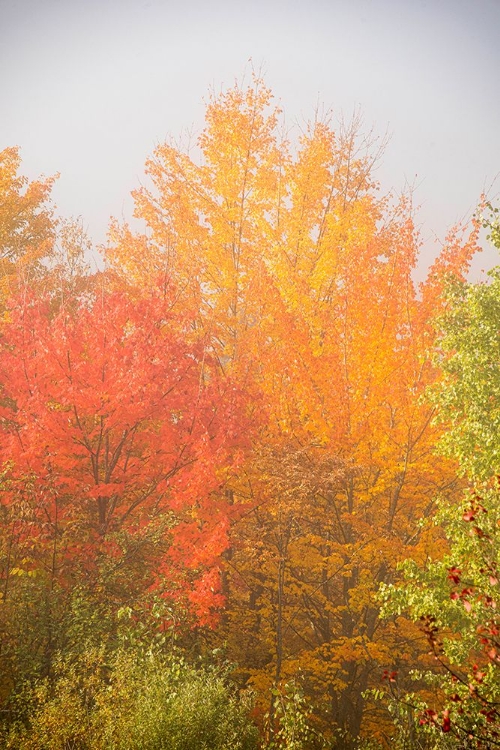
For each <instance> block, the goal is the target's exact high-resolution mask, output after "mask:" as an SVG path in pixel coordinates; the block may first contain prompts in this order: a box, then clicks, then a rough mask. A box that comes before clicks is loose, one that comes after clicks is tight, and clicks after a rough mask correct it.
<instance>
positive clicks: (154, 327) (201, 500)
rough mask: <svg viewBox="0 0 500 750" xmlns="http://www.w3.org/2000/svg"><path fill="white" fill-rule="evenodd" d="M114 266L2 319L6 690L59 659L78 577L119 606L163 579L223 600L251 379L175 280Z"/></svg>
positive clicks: (173, 594) (32, 299) (187, 602)
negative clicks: (132, 276) (217, 360)
mask: <svg viewBox="0 0 500 750" xmlns="http://www.w3.org/2000/svg"><path fill="white" fill-rule="evenodd" d="M105 281H106V279H105V278H103V279H101V284H100V288H99V289H98V290H95V291H94V292H93V293H90V292H86V293H85V294H84V295H82V296H81V297H80V299H79V300H77V301H75V300H74V299H73V300H71V304H67V305H65V304H62V306H59V308H58V310H57V311H56V312H55V313H54V309H53V305H52V297H51V295H50V294H47V295H45V296H43V297H40V296H38V295H33V294H29V293H28V292H27V291H26V290H23V292H22V294H20V295H19V296H17V297H16V298H14V299H13V300H12V302H11V303H10V306H9V314H8V320H7V322H6V323H5V324H4V327H3V330H2V341H1V347H0V382H1V383H2V412H1V420H2V421H1V432H0V447H1V452H2V477H1V506H0V510H1V513H2V529H3V531H2V540H1V541H2V549H1V560H0V565H1V568H0V576H1V617H2V622H1V627H2V630H3V637H2V652H1V658H2V662H3V664H2V667H3V669H2V671H3V674H4V676H5V679H6V680H7V681H8V683H9V684H8V685H7V686H5V685H4V686H3V687H4V690H6V689H9V687H12V686H13V685H14V686H15V684H16V680H18V678H19V673H23V670H25V667H26V669H28V670H31V672H33V671H34V672H35V673H36V672H37V670H38V673H40V671H42V672H43V671H46V670H47V669H49V668H50V664H51V658H52V656H53V654H54V652H55V651H56V650H57V649H58V648H60V647H61V646H62V645H64V641H63V643H61V637H62V636H61V634H60V630H61V628H60V627H59V626H60V625H61V623H62V622H63V621H64V620H65V618H66V616H67V615H68V612H69V609H70V608H71V606H72V605H71V601H72V598H73V597H74V595H77V594H78V591H79V590H80V591H81V590H82V589H85V590H87V591H90V592H92V596H95V597H97V600H100V602H101V603H104V604H105V605H106V607H107V608H108V609H111V610H113V609H114V611H115V612H116V610H117V609H118V608H119V607H120V606H122V605H123V604H127V605H128V606H136V605H140V602H141V601H143V600H145V599H146V598H147V596H148V592H154V593H155V595H156V596H159V597H160V598H161V599H163V601H164V602H165V603H166V605H167V611H168V609H169V607H170V611H171V615H169V616H168V617H167V620H168V619H169V617H170V619H174V620H175V619H176V618H177V619H178V618H179V617H181V615H182V613H183V612H184V613H185V615H182V616H183V617H185V620H186V622H191V623H193V624H207V625H210V624H211V623H212V622H213V619H214V617H215V614H216V611H217V609H218V607H219V606H220V604H221V592H220V580H219V565H220V558H221V554H222V553H223V551H224V550H225V549H226V547H227V532H228V525H229V515H230V508H229V506H228V502H227V498H226V496H225V494H224V491H223V489H222V488H223V487H224V486H225V484H226V482H227V481H228V478H229V477H230V475H231V472H232V470H233V469H232V467H233V466H234V465H235V464H236V463H237V462H238V460H239V456H240V454H241V451H242V447H244V445H245V441H246V439H247V438H246V435H247V434H248V432H249V425H248V423H247V421H246V417H245V413H244V398H243V395H242V392H241V389H239V388H238V387H237V386H236V385H235V384H234V382H233V381H232V380H230V379H229V378H224V379H223V378H221V377H220V376H219V374H218V370H217V368H216V367H215V366H214V361H213V357H212V355H211V354H210V352H209V351H208V350H207V347H206V346H205V344H204V342H203V341H202V340H197V341H195V342H193V341H192V340H191V338H190V331H191V328H192V325H191V324H192V321H191V319H190V317H189V315H188V314H186V313H185V311H183V309H182V306H181V305H179V303H178V301H177V296H176V291H175V289H174V288H173V287H170V286H165V284H161V285H159V286H157V287H154V288H152V289H151V290H150V292H149V293H148V294H147V295H144V296H143V298H142V299H140V300H137V299H133V298H131V297H129V296H128V295H127V294H126V293H125V292H121V293H120V292H110V291H109V290H108V289H107V286H106V283H105ZM242 433H244V434H242ZM26 592H27V593H26ZM30 592H31V594H30ZM37 592H38V593H37ZM25 594H26V596H25ZM37 597H38V598H37ZM24 606H25V609H24V610H23V607H24ZM42 619H43V623H42V622H41V620H42ZM37 625H39V626H40V627H39V630H38V632H37V627H36V626H37ZM61 627H62V625H61ZM66 635H67V634H66ZM63 636H64V637H66V636H65V635H64V633H63ZM20 660H21V662H22V663H20ZM23 660H26V661H27V662H29V664H27V666H26V665H25V664H24V661H23ZM21 676H22V674H21ZM24 676H26V674H24Z"/></svg>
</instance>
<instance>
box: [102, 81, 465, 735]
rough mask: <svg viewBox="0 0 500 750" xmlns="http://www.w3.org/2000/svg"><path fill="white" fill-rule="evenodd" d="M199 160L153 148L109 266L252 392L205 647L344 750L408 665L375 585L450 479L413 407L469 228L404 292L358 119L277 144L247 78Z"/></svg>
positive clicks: (219, 106) (266, 107) (405, 257)
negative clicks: (298, 706) (172, 314)
mask: <svg viewBox="0 0 500 750" xmlns="http://www.w3.org/2000/svg"><path fill="white" fill-rule="evenodd" d="M198 149H199V151H198V154H197V155H198V157H199V158H194V156H193V155H192V154H191V153H190V152H189V151H188V150H186V151H182V150H181V149H179V148H177V147H175V146H173V145H169V144H164V145H161V146H159V147H158V148H157V149H156V150H155V152H154V155H153V157H152V158H151V159H150V160H148V162H147V164H146V171H147V174H148V176H149V178H150V187H149V188H142V189H140V190H138V191H136V192H135V193H134V197H135V201H136V209H135V213H136V216H137V217H138V218H140V219H143V220H144V221H145V223H146V226H147V229H146V231H145V233H144V234H134V233H133V232H132V230H131V229H130V228H129V227H128V226H119V225H118V224H116V223H115V224H114V225H113V226H112V228H111V245H110V248H109V250H108V254H107V260H108V263H109V264H110V265H111V266H112V267H113V268H114V269H115V271H116V273H117V274H118V275H120V276H121V278H122V280H124V281H125V280H126V281H127V283H128V284H130V285H131V286H135V287H136V288H138V289H143V290H144V289H146V290H147V289H148V288H149V286H150V285H151V280H152V279H153V278H155V276H156V274H158V273H159V272H166V273H168V274H170V275H171V276H172V278H173V279H175V282H176V285H177V287H178V289H179V290H180V293H181V294H182V295H183V299H184V300H185V304H186V305H188V306H189V307H190V309H192V310H193V311H194V312H195V323H194V333H193V335H195V336H206V335H210V337H211V341H212V342H213V344H212V345H213V356H214V357H215V358H216V360H217V361H218V364H219V367H220V369H221V370H222V371H224V372H227V373H231V375H232V376H233V377H235V378H236V379H237V381H238V382H239V383H240V384H241V385H242V386H243V385H244V386H245V388H247V389H248V390H249V392H250V393H252V394H253V396H254V398H255V399H256V404H257V408H258V411H259V414H260V415H262V416H263V417H264V419H263V425H262V426H261V428H260V430H259V434H258V437H256V439H255V440H254V445H253V453H252V456H251V458H250V459H249V460H248V461H247V462H246V463H245V465H244V467H242V468H241V470H240V472H239V476H238V481H235V482H233V484H232V486H231V489H230V491H228V494H229V496H230V498H231V501H232V502H233V503H234V504H235V505H239V506H241V507H243V508H245V509H246V511H245V513H243V514H241V513H240V514H239V520H238V522H237V523H235V524H234V526H233V529H232V541H233V544H232V549H231V552H230V553H229V554H227V555H226V578H225V584H226V594H227V607H226V611H225V616H224V618H223V621H222V623H221V627H220V630H219V633H220V637H222V638H224V639H225V640H226V641H227V643H228V644H229V648H230V651H231V653H232V655H233V657H234V658H235V659H236V660H237V661H238V663H239V664H240V667H241V670H242V673H243V674H244V675H245V676H246V678H247V679H248V680H250V681H251V682H252V683H253V685H254V686H255V687H256V688H257V689H258V691H259V692H260V694H262V695H266V694H268V689H269V688H270V687H272V686H273V685H275V686H276V685H279V684H280V683H281V682H282V681H284V680H286V679H287V678H290V677H293V676H295V677H297V676H298V675H299V674H300V675H301V677H300V679H301V681H302V683H303V685H304V687H305V688H306V689H307V691H308V693H309V695H310V696H311V697H313V698H314V701H315V706H316V714H317V715H318V716H320V717H321V716H322V717H323V718H324V719H325V721H326V722H327V723H328V724H329V725H330V726H332V725H334V726H335V725H336V726H337V727H338V729H339V731H341V732H343V733H344V739H343V740H342V742H343V743H344V744H343V746H347V745H346V743H349V742H350V741H351V740H350V739H349V738H354V737H356V736H357V735H358V734H359V733H360V732H361V731H362V718H363V715H365V728H366V731H372V730H373V726H372V727H370V723H369V722H370V718H369V714H366V712H365V714H364V711H365V699H364V698H363V694H364V691H365V689H366V688H367V687H368V686H369V685H370V684H372V682H373V680H378V679H379V678H380V674H381V672H382V667H383V666H385V665H388V664H389V663H392V661H393V657H394V655H395V654H396V655H398V658H400V659H401V660H404V659H409V658H410V653H411V651H410V650H409V645H408V638H407V635H409V634H411V632H412V631H408V634H407V633H406V631H405V627H406V626H404V627H403V625H402V624H400V626H399V627H396V626H395V625H394V623H389V624H387V623H385V624H382V623H381V621H380V620H379V618H378V609H377V605H376V602H375V597H374V595H375V591H376V589H377V587H378V585H379V583H380V582H381V581H388V580H391V579H392V577H393V575H394V571H395V566H396V563H397V561H398V560H400V559H402V558H405V557H408V556H411V557H413V558H415V559H418V558H419V557H421V556H425V555H426V554H427V553H428V551H429V548H430V547H431V546H432V545H433V544H435V542H434V541H433V539H432V538H431V537H429V536H422V535H421V534H420V531H419V526H418V521H419V519H420V518H421V517H422V516H424V515H427V514H429V513H431V512H432V509H433V498H434V497H435V495H436V493H437V492H441V493H447V492H449V491H451V488H452V487H453V484H454V475H453V472H452V471H450V468H449V466H448V465H447V464H446V462H443V460H442V459H439V460H437V459H436V458H435V457H434V455H433V445H434V442H435V440H436V435H437V428H436V427H432V426H431V417H432V408H431V407H430V406H429V405H423V404H422V403H421V401H420V400H419V397H420V395H421V393H422V392H423V390H424V388H425V387H426V386H427V385H428V383H429V382H431V381H432V379H433V377H434V371H433V368H432V367H431V365H430V363H429V362H428V360H427V358H426V351H427V349H428V347H429V346H430V344H431V343H432V341H433V337H434V331H433V328H432V325H431V324H430V322H429V320H430V314H431V312H434V311H435V308H436V307H438V306H439V304H441V303H440V301H439V299H440V298H439V292H440V290H441V288H442V284H443V279H444V278H445V276H447V275H449V274H450V273H451V274H455V275H457V276H458V277H461V276H462V275H463V273H464V272H465V270H466V268H467V264H468V261H469V259H470V257H471V255H472V253H473V252H474V250H475V230H474V231H473V232H472V234H471V236H470V237H469V238H466V239H465V240H463V239H462V238H461V236H460V235H458V234H455V235H452V236H450V237H449V239H448V242H447V244H446V245H445V247H444V249H443V251H442V252H441V254H440V255H439V257H438V259H437V260H436V262H435V264H434V265H433V267H432V268H431V270H430V272H429V276H428V278H427V281H426V282H425V283H423V284H422V285H421V287H420V289H417V288H416V286H415V284H414V282H413V279H412V273H413V271H414V269H415V264H416V260H417V256H418V248H419V241H418V235H417V233H416V231H415V228H414V225H413V221H412V209H411V204H410V201H409V200H408V199H405V198H403V199H401V200H400V201H399V202H398V201H394V200H392V199H391V197H390V196H387V197H381V195H380V193H379V191H378V187H377V184H376V182H375V180H374V177H373V167H374V164H375V162H376V160H377V158H378V155H379V154H378V153H377V152H374V144H373V143H372V142H370V138H368V139H366V138H364V137H363V135H362V133H361V128H360V124H359V123H358V122H354V123H352V125H351V126H349V127H347V128H340V130H339V132H336V131H334V130H333V129H332V127H331V126H330V124H329V123H327V122H321V121H314V122H312V123H311V124H310V125H309V126H307V127H306V128H305V129H304V131H303V132H302V134H301V136H300V138H299V140H298V143H297V144H295V145H294V146H293V147H292V145H291V144H290V142H289V140H288V138H287V135H286V133H284V131H283V127H282V125H281V121H280V112H279V110H278V109H276V108H274V107H273V106H272V95H271V92H270V91H269V90H268V89H267V88H266V87H265V85H264V84H263V82H262V81H261V80H259V79H255V80H254V81H253V85H252V86H250V87H249V88H248V89H243V88H240V87H238V86H236V87H234V88H233V89H231V90H229V91H227V92H225V93H223V94H221V95H220V96H214V97H212V99H211V100H210V102H209V105H208V107H207V116H206V127H205V129H204V130H203V132H202V134H201V135H200V137H199V141H198ZM264 702H265V701H264Z"/></svg>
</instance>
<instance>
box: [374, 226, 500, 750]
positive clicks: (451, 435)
mask: <svg viewBox="0 0 500 750" xmlns="http://www.w3.org/2000/svg"><path fill="white" fill-rule="evenodd" d="M491 236H492V237H494V236H495V235H494V233H493V229H492V235H491ZM498 244H500V243H498ZM499 249H500V248H499ZM490 278H491V280H490V283H489V284H471V285H468V284H460V285H457V284H456V283H455V284H453V285H452V286H451V287H450V291H449V295H448V299H449V301H450V305H449V308H448V310H447V312H446V315H445V316H443V317H442V319H441V322H440V325H441V331H442V334H441V336H440V339H439V343H438V354H437V356H438V357H439V361H440V364H441V367H442V370H443V377H442V379H441V381H440V382H439V383H438V384H437V385H436V386H435V388H434V389H433V392H432V398H433V400H434V402H435V403H436V404H438V405H439V408H440V419H441V420H443V421H444V420H446V422H447V424H449V430H448V432H447V433H446V434H445V436H444V438H443V441H442V444H443V447H444V450H445V451H446V452H447V454H448V455H450V456H453V457H455V458H456V459H457V460H458V463H459V466H460V470H461V472H462V473H463V474H465V475H466V476H467V478H468V479H469V480H470V482H471V488H470V489H468V490H467V492H466V494H465V498H464V501H463V502H462V503H461V504H458V505H457V504H450V503H446V502H442V503H441V507H440V512H439V514H438V515H437V516H436V519H435V521H434V523H435V524H437V525H439V526H440V527H441V528H443V530H444V532H445V534H446V537H447V539H448V542H449V550H448V552H447V553H446V554H445V555H444V557H443V558H442V559H437V560H436V559H434V560H430V561H429V562H428V563H427V565H426V566H425V568H423V569H422V568H419V566H417V565H416V564H415V563H413V562H410V561H407V562H406V563H405V565H404V574H405V584H404V587H401V588H399V589H394V588H391V587H388V588H387V587H386V589H385V592H384V593H385V597H386V598H387V599H388V601H389V606H388V609H387V611H388V612H392V613H396V614H401V613H402V612H404V611H407V612H409V613H410V615H411V617H412V618H413V619H414V620H418V621H420V628H421V631H422V633H423V634H424V635H425V637H426V640H427V642H428V646H429V648H430V653H431V655H432V657H433V660H434V666H433V667H432V668H431V669H429V670H427V672H425V671H424V672H422V674H421V675H420V676H421V678H424V679H425V680H426V681H427V682H428V683H429V684H430V685H434V686H436V687H437V688H439V692H440V693H441V699H440V700H439V702H438V703H437V704H436V703H435V701H434V703H432V702H431V703H430V704H428V705H427V706H425V707H424V708H423V709H422V713H421V716H422V718H421V721H422V722H424V723H425V724H427V725H433V726H436V727H439V728H440V729H441V730H442V732H444V733H448V732H451V733H452V734H454V735H456V736H458V737H460V738H461V739H464V738H465V740H466V741H467V742H468V744H467V746H468V747H488V748H490V747H495V746H497V745H500V711H499V705H500V687H499V686H500V682H499V676H500V674H499V664H500V619H499V616H498V612H497V605H498V592H497V589H498V583H499V576H498V569H499V563H500V559H499V549H500V492H499V482H498V475H499V470H500V465H499V455H498V414H497V411H498V410H497V406H496V404H497V402H498V395H499V391H498V389H499V383H500V376H499V368H498V354H499V336H498V320H499V312H500V308H499V301H500V272H499V269H498V268H497V269H494V270H493V271H492V272H491V273H490ZM411 700H412V699H411V698H408V701H410V702H411ZM429 706H430V707H429Z"/></svg>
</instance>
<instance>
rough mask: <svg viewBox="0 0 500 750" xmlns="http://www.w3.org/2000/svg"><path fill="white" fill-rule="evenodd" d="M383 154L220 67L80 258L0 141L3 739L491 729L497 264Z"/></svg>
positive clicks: (438, 742)
mask: <svg viewBox="0 0 500 750" xmlns="http://www.w3.org/2000/svg"><path fill="white" fill-rule="evenodd" d="M378 156H379V152H378V150H377V147H376V142H375V141H374V139H373V138H371V137H369V136H368V137H367V136H364V135H363V133H362V130H361V124H360V123H359V122H357V121H354V122H353V123H352V124H351V126H349V127H347V128H346V127H340V128H339V129H338V130H335V129H334V128H333V127H332V126H331V124H330V123H329V122H324V121H318V120H315V121H313V122H312V123H310V124H309V125H308V126H307V127H306V128H305V129H304V130H303V131H302V133H301V136H300V138H299V139H298V142H296V143H293V144H292V143H290V141H289V140H288V137H287V136H286V134H284V129H283V127H282V122H281V112H280V111H279V109H277V108H276V107H274V106H273V101H272V95H271V92H270V91H269V90H268V89H267V88H266V87H265V85H264V83H263V82H262V81H261V80H259V79H255V80H254V81H253V85H252V86H250V87H249V88H247V89H245V88H240V87H239V86H235V87H234V88H233V89H231V90H229V91H227V92H225V93H223V94H221V95H219V96H214V97H213V98H212V99H211V100H210V101H209V104H208V107H207V113H206V127H205V129H204V130H203V132H202V134H201V135H200V137H199V140H198V153H197V157H196V159H195V158H194V157H193V156H192V154H191V152H190V151H189V149H186V150H182V148H179V147H177V146H174V145H172V144H168V143H166V144H163V145H160V146H158V147H157V149H156V150H155V152H154V154H153V156H152V157H151V158H150V159H149V160H148V161H147V163H146V173H147V176H148V178H149V182H148V184H147V186H146V187H143V188H141V189H140V190H137V191H135V193H134V199H135V215H136V218H137V219H139V220H141V221H142V223H143V225H144V231H143V232H142V233H141V232H139V231H135V230H133V229H132V228H131V227H130V226H128V225H127V224H119V223H118V222H116V221H115V222H112V224H111V226H110V232H109V243H108V246H107V248H106V249H105V251H104V263H105V267H104V270H103V271H100V272H99V273H95V274H91V273H90V272H89V269H88V266H87V257H88V256H87V254H88V251H89V243H88V240H87V238H86V237H85V234H84V232H83V231H82V227H81V224H79V223H78V222H71V221H70V222H62V221H57V220H56V219H55V217H54V214H53V211H52V209H51V205H50V188H51V184H52V181H51V180H50V179H49V180H39V181H38V182H32V183H29V182H28V181H27V180H26V179H25V178H23V177H20V176H19V175H18V171H19V168H20V160H19V155H18V152H17V150H16V149H12V148H10V149H7V150H5V151H3V152H1V153H0V250H1V253H2V266H1V269H0V271H1V274H2V278H1V281H0V291H1V293H2V313H3V317H2V321H1V323H0V325H1V329H0V388H1V390H0V450H1V454H2V457H1V466H0V471H1V475H0V514H1V524H2V525H1V531H0V587H1V589H0V635H1V647H0V674H1V678H0V700H1V702H2V703H1V711H2V713H1V716H2V730H1V731H2V733H3V734H2V741H4V743H5V744H6V746H7V747H12V748H14V747H16V748H17V747H19V748H25V749H26V750H27V749H28V748H30V749H31V748H33V750H35V748H47V749H49V748H50V749H51V750H59V748H60V749H61V750H62V749H63V748H69V747H81V748H89V749H90V748H96V749H97V748H105V747H106V748H108V747H109V748H117V749H118V748H123V750H125V748H150V749H151V750H155V749H156V748H179V749H180V750H182V749H183V748H185V750H191V749H193V750H194V748H199V749H200V750H201V749H202V748H213V749H214V750H217V748H220V749H221V750H223V749H224V748H227V749H228V750H229V748H235V750H237V749H238V748H241V750H246V749H248V750H250V748H254V747H262V748H264V747H265V748H268V750H271V748H276V749H277V748H282V749H283V750H285V749H288V750H299V749H300V748H304V749H305V748H326V747H331V748H362V747H365V748H368V747H371V748H373V747H385V746H390V747H397V746H400V747H429V748H430V747H443V748H444V747H448V746H451V745H449V737H450V736H451V735H454V736H459V737H461V738H464V737H465V738H466V740H467V741H468V742H469V743H473V742H476V743H479V744H477V746H478V747H479V746H485V747H489V746H490V745H489V744H488V742H490V744H491V743H495V742H496V741H497V740H496V739H495V738H496V731H497V729H498V724H499V722H498V718H499V717H498V709H497V706H498V698H499V696H498V687H497V681H498V674H497V669H498V661H499V659H500V636H499V632H500V631H499V629H498V628H499V627H500V624H499V623H498V618H497V617H496V594H495V591H496V589H495V587H496V586H497V584H498V576H497V565H498V560H497V552H496V550H497V549H498V544H497V534H498V518H497V510H498V509H500V505H499V504H498V498H497V494H498V480H497V477H498V475H499V474H500V466H498V465H497V464H499V462H500V452H499V448H498V445H497V439H498V438H497V435H498V419H499V417H498V414H499V411H498V406H497V401H498V399H497V391H500V380H499V378H500V375H499V372H500V371H499V370H498V364H497V363H498V347H499V341H500V339H499V337H498V331H497V321H498V319H499V318H498V312H500V310H499V309H498V306H499V305H500V275H499V274H497V273H494V274H493V275H492V279H491V283H490V284H489V285H483V286H470V285H468V284H467V283H466V281H465V278H466V273H467V269H468V263H469V261H470V259H471V257H472V255H473V254H474V252H476V250H477V245H476V242H477V235H478V231H479V222H473V223H472V226H471V228H470V230H468V231H467V232H466V231H459V230H457V231H454V232H452V233H450V236H449V237H448V239H447V241H446V243H445V245H444V246H443V248H442V249H441V251H440V253H439V255H438V256H437V258H436V260H435V262H434V264H433V266H432V267H431V268H430V270H429V273H428V277H427V279H426V280H425V281H424V282H423V283H421V284H420V285H417V284H416V283H415V281H414V271H415V267H416V263H417V260H418V251H419V237H418V232H417V231H416V229H415V226H414V223H413V209H412V205H411V200H410V199H409V197H403V198H401V199H399V200H395V199H394V198H393V197H392V196H390V195H389V196H383V195H381V194H380V190H379V186H378V185H377V183H376V181H375V179H374V176H373V170H374V167H375V163H376V161H377V159H378ZM485 221H486V223H488V224H489V226H490V233H491V236H492V238H493V241H495V238H496V237H497V234H495V233H497V232H498V224H497V223H495V215H493V219H492V220H485ZM497 381H499V382H497ZM439 446H441V447H440V449H439V450H440V451H441V453H438V447H439ZM464 492H465V493H466V494H465V500H463V497H464ZM401 582H403V585H401ZM381 607H383V612H382V615H381ZM384 676H385V679H384ZM384 684H386V685H387V686H388V687H387V690H384V689H382V688H381V685H384ZM381 699H382V700H381ZM257 727H258V728H259V735H257ZM499 742H500V740H499ZM481 743H483V744H482V745H481ZM469 746H473V745H469Z"/></svg>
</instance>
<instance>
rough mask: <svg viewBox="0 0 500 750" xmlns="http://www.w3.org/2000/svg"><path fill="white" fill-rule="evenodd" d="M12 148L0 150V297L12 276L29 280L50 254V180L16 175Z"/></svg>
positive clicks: (52, 228)
mask: <svg viewBox="0 0 500 750" xmlns="http://www.w3.org/2000/svg"><path fill="white" fill-rule="evenodd" d="M20 165H21V157H20V156H19V149H18V148H16V147H11V148H6V149H4V150H3V151H0V296H1V297H2V298H3V299H5V297H6V296H7V294H8V292H9V281H10V280H12V278H14V277H15V276H18V277H21V278H23V279H25V280H26V281H28V282H29V281H30V280H31V279H32V278H33V276H34V275H36V274H37V273H39V272H40V262H41V261H42V260H43V259H44V258H45V257H46V256H47V255H49V254H50V252H51V250H52V247H53V244H54V239H55V220H54V217H53V210H52V207H51V205H50V192H51V190H52V186H53V184H54V179H55V178H53V177H50V178H41V179H38V180H33V181H32V182H30V181H29V180H28V178H27V177H24V176H22V175H20V174H19V168H20Z"/></svg>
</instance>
